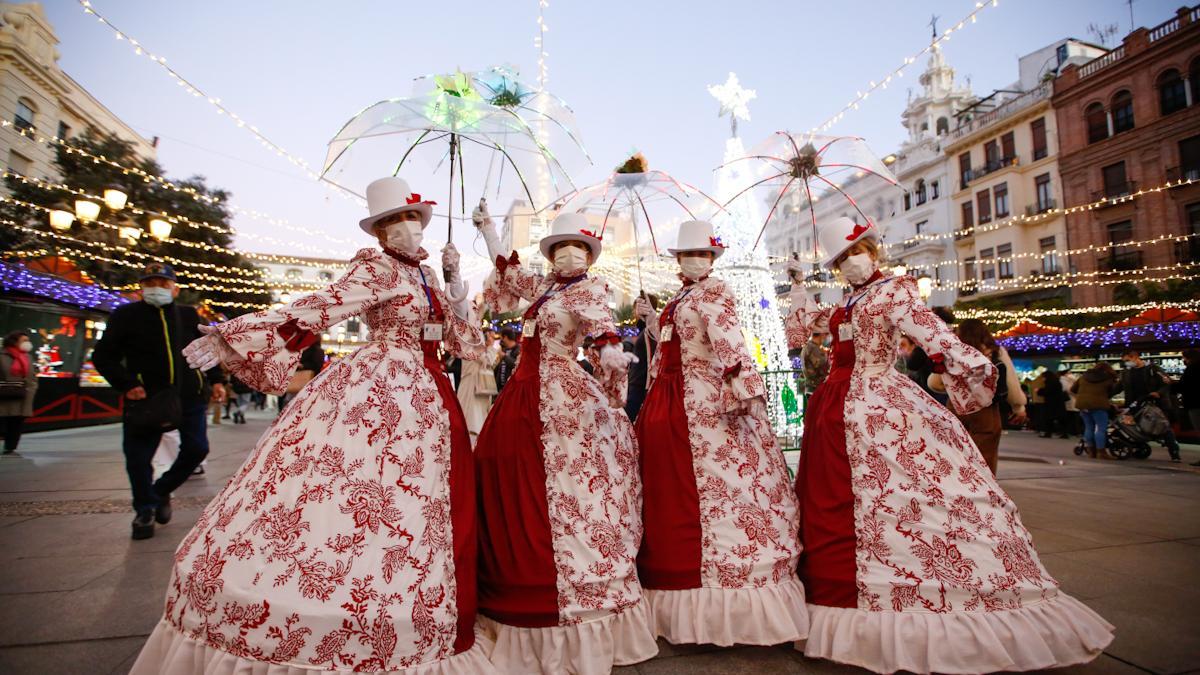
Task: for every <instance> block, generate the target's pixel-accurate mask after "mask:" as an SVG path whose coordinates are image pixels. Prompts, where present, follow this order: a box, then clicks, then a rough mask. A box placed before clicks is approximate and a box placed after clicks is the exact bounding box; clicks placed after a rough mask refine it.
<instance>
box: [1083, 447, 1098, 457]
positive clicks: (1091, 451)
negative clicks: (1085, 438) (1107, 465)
mask: <svg viewBox="0 0 1200 675" xmlns="http://www.w3.org/2000/svg"><path fill="white" fill-rule="evenodd" d="M1085 447H1086V448H1087V454H1088V457H1091V458H1092V459H1096V446H1094V445H1091V444H1089V445H1087V446H1085Z"/></svg>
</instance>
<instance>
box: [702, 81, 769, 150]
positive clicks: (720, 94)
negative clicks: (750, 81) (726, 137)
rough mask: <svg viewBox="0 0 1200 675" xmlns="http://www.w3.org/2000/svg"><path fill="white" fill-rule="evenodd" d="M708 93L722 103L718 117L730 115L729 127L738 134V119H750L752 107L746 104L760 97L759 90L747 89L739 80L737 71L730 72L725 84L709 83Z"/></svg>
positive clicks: (734, 133)
mask: <svg viewBox="0 0 1200 675" xmlns="http://www.w3.org/2000/svg"><path fill="white" fill-rule="evenodd" d="M708 93H709V94H711V95H712V97H713V98H715V99H717V102H718V103H720V104H721V111H720V112H719V113H717V116H718V117H724V116H726V115H729V128H730V130H731V131H732V133H733V135H734V136H737V121H738V118H739V117H740V118H741V119H744V120H747V121H749V120H750V108H748V107H746V104H747V103H749V102H750V101H752V100H754V99H755V98H757V97H758V92H756V91H754V90H753V89H746V88H744V87H742V85H741V83H740V82H738V77H737V73H730V74H729V78H728V79H727V80H725V84H710V85H708Z"/></svg>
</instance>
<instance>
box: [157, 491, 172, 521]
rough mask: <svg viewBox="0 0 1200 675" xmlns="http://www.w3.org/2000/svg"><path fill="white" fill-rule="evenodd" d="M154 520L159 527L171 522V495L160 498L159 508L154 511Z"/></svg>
mask: <svg viewBox="0 0 1200 675" xmlns="http://www.w3.org/2000/svg"><path fill="white" fill-rule="evenodd" d="M154 520H155V522H157V523H158V524H159V525H166V524H167V523H169V522H171V495H159V496H158V507H157V508H155V509H154Z"/></svg>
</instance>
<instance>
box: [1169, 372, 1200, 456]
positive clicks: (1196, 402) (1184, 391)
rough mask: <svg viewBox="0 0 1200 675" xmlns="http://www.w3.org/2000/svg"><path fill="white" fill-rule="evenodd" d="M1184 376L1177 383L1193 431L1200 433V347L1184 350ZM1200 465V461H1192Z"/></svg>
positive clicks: (1176, 386)
mask: <svg viewBox="0 0 1200 675" xmlns="http://www.w3.org/2000/svg"><path fill="white" fill-rule="evenodd" d="M1183 363H1184V365H1185V367H1184V369H1183V376H1182V377H1180V378H1179V382H1177V383H1176V384H1175V388H1176V390H1177V391H1178V394H1179V398H1180V400H1181V401H1182V402H1183V410H1184V414H1186V415H1187V418H1188V423H1189V424H1190V425H1191V427H1192V433H1193V434H1197V433H1200V349H1185V350H1183ZM1192 466H1200V461H1198V462H1192Z"/></svg>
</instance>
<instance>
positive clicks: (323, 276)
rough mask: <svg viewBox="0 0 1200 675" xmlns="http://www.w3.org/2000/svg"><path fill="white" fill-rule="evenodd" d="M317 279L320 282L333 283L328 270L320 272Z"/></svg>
mask: <svg viewBox="0 0 1200 675" xmlns="http://www.w3.org/2000/svg"><path fill="white" fill-rule="evenodd" d="M317 278H318V279H320V280H321V281H333V272H330V271H329V270H321V271H320V272H318V273H317Z"/></svg>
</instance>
